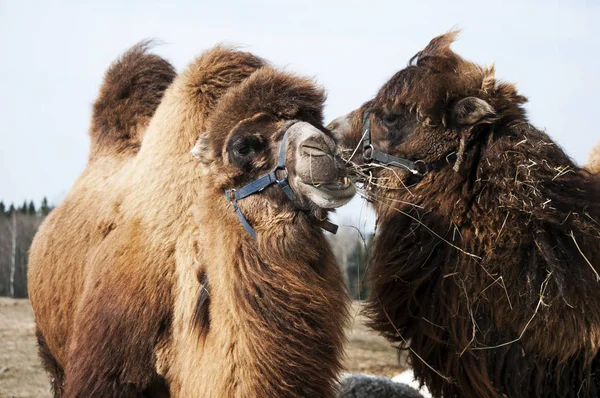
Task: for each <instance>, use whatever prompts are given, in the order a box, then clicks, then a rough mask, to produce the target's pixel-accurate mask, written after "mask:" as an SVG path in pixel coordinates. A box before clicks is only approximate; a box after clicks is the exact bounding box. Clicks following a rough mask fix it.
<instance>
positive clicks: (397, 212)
mask: <svg viewBox="0 0 600 398" xmlns="http://www.w3.org/2000/svg"><path fill="white" fill-rule="evenodd" d="M454 37H455V33H450V34H447V35H442V36H440V37H437V38H435V39H433V40H432V41H431V42H430V43H429V45H428V46H427V47H426V48H425V49H424V50H423V51H421V52H419V53H418V54H417V55H416V56H415V57H414V58H413V59H412V60H411V62H410V64H409V65H408V66H407V67H406V68H404V69H402V70H401V71H399V72H398V73H396V74H395V75H394V76H393V77H392V78H391V79H390V80H389V81H388V82H386V83H385V84H384V85H383V87H382V88H381V89H380V90H379V92H378V93H377V95H376V96H375V98H374V99H373V100H371V101H368V102H366V103H365V104H363V105H362V106H361V107H360V108H359V109H358V110H357V111H356V112H354V113H353V114H351V115H350V117H349V120H344V119H341V120H338V121H337V122H336V123H335V124H334V127H336V129H337V130H338V133H343V135H344V142H343V144H342V145H343V146H345V147H347V148H348V149H349V152H348V153H349V155H350V154H353V155H354V156H353V157H352V160H353V161H354V162H357V163H358V164H360V165H361V175H362V176H363V177H364V183H365V189H366V192H365V194H366V197H367V199H368V200H370V201H371V202H372V203H373V205H374V208H375V211H376V212H377V216H378V220H377V221H378V224H377V227H378V228H377V234H376V237H375V239H374V241H373V246H372V248H371V250H372V255H371V258H370V260H369V265H368V267H369V273H368V280H369V282H370V283H371V288H372V290H371V294H370V296H369V298H368V303H367V311H366V312H367V315H368V316H369V317H370V325H371V326H372V327H373V328H374V329H376V330H377V331H379V332H381V333H382V334H383V335H384V336H386V337H387V338H388V339H389V340H390V341H391V342H393V343H395V344H397V346H398V348H399V349H403V350H406V351H408V354H409V358H410V360H411V362H412V365H413V367H414V372H415V375H416V376H417V378H418V379H419V380H420V381H421V382H424V383H426V384H427V387H428V388H429V390H430V391H431V392H432V394H433V395H434V396H436V397H445V398H448V397H482V398H483V397H512V398H516V397H598V396H599V395H600V354H599V350H600V275H599V272H600V202H599V201H598V198H600V183H599V181H598V177H597V176H596V175H593V174H591V173H589V172H587V171H585V170H583V169H582V168H580V167H578V166H577V165H576V164H574V163H573V162H572V160H571V159H570V158H569V157H568V156H567V155H566V154H565V153H564V152H563V150H562V149H561V148H560V147H559V146H558V145H556V143H554V142H553V141H552V139H551V138H550V137H549V136H548V135H546V134H545V133H544V132H542V131H540V130H538V129H536V128H535V127H533V126H532V125H531V124H529V122H528V120H527V117H526V115H525V111H524V109H523V106H522V105H523V103H524V102H525V101H526V98H525V97H523V96H521V95H520V94H519V93H518V92H517V90H516V88H515V86H513V85H512V84H508V83H505V82H501V81H498V80H497V79H496V78H495V76H494V71H493V68H484V67H481V66H479V65H476V64H474V63H472V62H469V61H467V60H465V59H463V58H462V57H460V56H459V55H457V54H455V53H454V52H453V51H452V50H451V49H450V45H451V43H452V42H453V40H454Z"/></svg>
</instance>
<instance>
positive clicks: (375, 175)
mask: <svg viewBox="0 0 600 398" xmlns="http://www.w3.org/2000/svg"><path fill="white" fill-rule="evenodd" d="M456 34H457V32H451V33H448V34H445V35H442V36H439V37H436V38H434V39H433V40H432V41H431V42H430V43H429V44H428V45H427V47H426V48H425V49H423V50H422V51H420V52H419V53H418V54H417V55H415V56H414V57H413V58H412V59H411V61H410V63H409V65H408V66H407V67H406V68H404V69H402V70H400V71H399V72H397V73H396V74H395V75H394V76H393V77H392V78H391V79H390V80H389V81H388V82H386V83H385V84H384V85H383V87H382V88H381V89H380V90H379V92H378V93H377V95H376V96H375V98H374V99H372V100H370V101H368V102H366V103H365V104H363V105H362V106H361V107H360V108H358V109H356V110H354V111H352V112H351V113H349V114H348V115H345V116H341V117H339V118H337V119H335V120H334V121H333V122H331V123H330V125H329V126H328V128H330V129H331V130H332V131H333V132H334V134H335V135H336V136H337V137H339V139H340V143H341V145H342V147H343V148H344V151H345V152H347V157H350V156H351V159H350V160H351V161H352V162H353V163H354V164H357V165H359V166H360V167H361V171H360V173H359V174H361V175H362V177H363V179H364V180H367V179H369V181H371V182H373V184H371V185H370V187H369V190H368V192H367V196H369V195H377V193H378V192H380V193H381V192H382V190H386V191H388V193H389V191H395V192H398V191H399V190H403V191H405V192H406V189H405V188H406V187H408V186H410V185H414V184H419V183H421V182H423V183H428V182H430V181H431V180H430V179H429V178H428V176H427V174H434V173H436V172H437V171H439V170H441V169H452V168H453V169H454V170H455V171H457V172H458V171H459V170H461V168H463V167H461V165H463V164H464V162H465V158H468V157H469V151H470V150H471V149H472V148H473V147H475V146H476V145H477V144H476V142H477V141H479V142H481V141H483V140H485V139H486V138H487V136H486V135H485V134H484V133H483V132H484V131H490V129H489V127H490V126H491V125H493V124H494V123H497V122H499V121H500V119H502V121H503V122H510V120H512V119H517V118H520V117H522V116H523V111H522V110H521V108H520V107H519V105H520V104H522V103H524V102H525V101H526V99H525V98H524V97H522V96H519V95H518V94H517V93H516V91H515V89H514V87H513V86H512V85H510V84H505V83H497V82H496V79H495V78H494V69H493V67H492V68H482V67H480V66H478V65H476V64H474V63H471V62H468V61H465V60H464V59H462V58H461V57H460V56H458V55H457V54H455V53H454V52H453V51H452V50H451V49H450V44H451V43H452V42H453V41H454V38H455V36H456ZM365 166H366V167H365Z"/></svg>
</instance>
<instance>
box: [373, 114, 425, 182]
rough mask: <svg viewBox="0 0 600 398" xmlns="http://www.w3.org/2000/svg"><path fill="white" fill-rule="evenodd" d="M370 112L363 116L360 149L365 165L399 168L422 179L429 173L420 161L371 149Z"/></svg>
mask: <svg viewBox="0 0 600 398" xmlns="http://www.w3.org/2000/svg"><path fill="white" fill-rule="evenodd" d="M370 115H371V112H365V114H364V115H363V135H362V147H363V158H364V160H365V162H366V163H379V164H383V165H386V166H395V167H400V168H403V169H405V170H408V171H410V172H411V173H413V174H415V175H417V176H419V177H424V176H425V174H427V173H428V172H429V167H428V165H427V164H426V163H425V162H423V161H422V160H409V159H404V158H399V157H397V156H393V155H390V154H389V153H386V152H383V151H380V150H378V149H375V148H374V147H373V144H372V143H371V119H370V118H369V116H370Z"/></svg>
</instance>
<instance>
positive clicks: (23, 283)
mask: <svg viewBox="0 0 600 398" xmlns="http://www.w3.org/2000/svg"><path fill="white" fill-rule="evenodd" d="M51 210H52V209H51V207H50V206H49V205H48V200H47V199H46V198H44V199H43V200H42V203H41V205H40V207H39V208H37V209H36V207H35V204H34V203H33V201H29V202H27V201H25V202H23V204H22V205H21V206H20V207H18V206H15V205H14V204H10V205H9V206H7V205H6V204H5V203H4V202H2V201H0V296H8V297H15V298H25V297H27V261H28V256H29V247H30V246H31V242H32V241H33V236H34V235H35V233H36V231H37V229H38V227H39V226H40V224H41V223H42V220H43V219H44V218H45V217H46V216H47V215H48V214H49V213H50V211H51Z"/></svg>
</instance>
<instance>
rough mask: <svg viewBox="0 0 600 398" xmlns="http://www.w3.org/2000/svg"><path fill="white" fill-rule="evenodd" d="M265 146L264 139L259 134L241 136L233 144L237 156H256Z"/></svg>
mask: <svg viewBox="0 0 600 398" xmlns="http://www.w3.org/2000/svg"><path fill="white" fill-rule="evenodd" d="M263 148H264V143H263V139H262V137H261V136H259V135H249V136H245V137H241V138H240V139H238V140H237V141H236V142H235V144H234V145H233V150H234V152H235V154H236V155H237V156H241V157H248V156H254V154H255V153H257V152H260V151H261V150H262V149H263Z"/></svg>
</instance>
